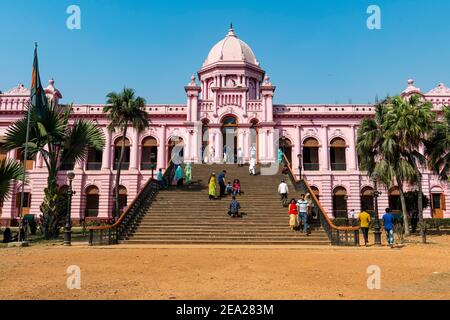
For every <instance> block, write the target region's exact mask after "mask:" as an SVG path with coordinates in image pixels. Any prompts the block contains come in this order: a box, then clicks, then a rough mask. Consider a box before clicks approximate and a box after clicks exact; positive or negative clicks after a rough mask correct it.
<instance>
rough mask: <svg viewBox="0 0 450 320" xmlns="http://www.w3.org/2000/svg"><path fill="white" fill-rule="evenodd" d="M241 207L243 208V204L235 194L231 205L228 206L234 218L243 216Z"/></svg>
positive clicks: (229, 212)
mask: <svg viewBox="0 0 450 320" xmlns="http://www.w3.org/2000/svg"><path fill="white" fill-rule="evenodd" d="M240 209H241V204H240V203H239V201H237V200H236V197H235V196H233V198H232V200H231V202H230V205H229V206H228V214H229V215H230V216H231V217H232V218H236V217H242V215H241V214H240V213H239V210H240Z"/></svg>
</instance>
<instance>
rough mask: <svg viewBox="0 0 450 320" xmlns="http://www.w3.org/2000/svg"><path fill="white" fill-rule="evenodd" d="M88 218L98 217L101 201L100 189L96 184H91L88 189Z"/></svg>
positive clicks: (86, 193)
mask: <svg viewBox="0 0 450 320" xmlns="http://www.w3.org/2000/svg"><path fill="white" fill-rule="evenodd" d="M85 196H86V212H85V217H86V218H96V217H98V209H99V202H100V191H99V190H98V188H97V187H96V186H90V187H89V188H87V189H86V192H85Z"/></svg>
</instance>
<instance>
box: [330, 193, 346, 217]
mask: <svg viewBox="0 0 450 320" xmlns="http://www.w3.org/2000/svg"><path fill="white" fill-rule="evenodd" d="M347 199H348V197H347V190H346V189H345V188H343V187H337V188H336V189H334V191H333V214H334V217H335V218H347Z"/></svg>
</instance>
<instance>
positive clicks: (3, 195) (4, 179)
mask: <svg viewBox="0 0 450 320" xmlns="http://www.w3.org/2000/svg"><path fill="white" fill-rule="evenodd" d="M22 179H23V168H22V165H21V164H20V162H18V161H15V160H12V159H10V160H2V161H0V202H4V201H5V200H7V199H8V198H9V196H10V190H9V187H10V185H11V181H12V180H22Z"/></svg>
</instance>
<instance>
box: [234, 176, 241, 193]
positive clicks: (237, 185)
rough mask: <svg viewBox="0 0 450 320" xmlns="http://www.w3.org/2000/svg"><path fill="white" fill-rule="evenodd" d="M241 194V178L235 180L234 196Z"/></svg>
mask: <svg viewBox="0 0 450 320" xmlns="http://www.w3.org/2000/svg"><path fill="white" fill-rule="evenodd" d="M237 195H241V182H240V181H239V179H234V181H233V196H237Z"/></svg>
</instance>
